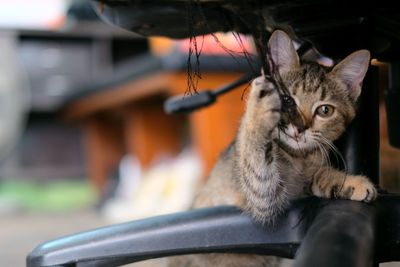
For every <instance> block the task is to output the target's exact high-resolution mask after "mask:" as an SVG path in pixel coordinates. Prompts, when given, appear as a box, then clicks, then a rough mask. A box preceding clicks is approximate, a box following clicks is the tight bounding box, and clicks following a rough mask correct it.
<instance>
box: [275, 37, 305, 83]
mask: <svg viewBox="0 0 400 267" xmlns="http://www.w3.org/2000/svg"><path fill="white" fill-rule="evenodd" d="M268 47H269V51H270V53H271V56H272V60H273V61H274V64H275V65H276V66H277V68H278V70H279V74H280V75H283V74H286V73H288V72H289V71H291V70H293V69H296V68H298V67H300V60H299V56H298V55H297V52H296V49H295V48H294V46H293V43H292V40H291V39H290V37H289V36H288V35H287V34H286V33H285V32H284V31H281V30H276V31H274V32H273V33H272V35H271V37H270V39H269V42H268Z"/></svg>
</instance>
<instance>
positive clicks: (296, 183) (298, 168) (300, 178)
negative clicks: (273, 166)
mask: <svg viewBox="0 0 400 267" xmlns="http://www.w3.org/2000/svg"><path fill="white" fill-rule="evenodd" d="M277 163H278V165H279V168H278V169H279V170H280V177H281V179H283V180H284V181H286V182H287V185H288V186H291V187H295V188H296V189H298V188H303V187H304V186H307V185H308V184H309V183H310V182H311V179H312V177H313V175H314V174H315V172H316V171H317V170H318V169H320V168H321V166H322V159H321V158H320V157H319V155H318V154H308V155H304V156H297V157H293V156H290V155H288V154H287V153H282V152H281V153H278V162H277Z"/></svg>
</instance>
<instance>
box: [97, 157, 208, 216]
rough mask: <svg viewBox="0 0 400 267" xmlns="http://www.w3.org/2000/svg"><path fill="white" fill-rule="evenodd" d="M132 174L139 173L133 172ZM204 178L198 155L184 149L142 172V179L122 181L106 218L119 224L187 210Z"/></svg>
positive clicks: (104, 210)
mask: <svg viewBox="0 0 400 267" xmlns="http://www.w3.org/2000/svg"><path fill="white" fill-rule="evenodd" d="M130 162H135V161H130ZM135 164H137V161H136V163H135ZM132 173H136V175H137V174H138V173H139V172H137V171H135V170H133V169H132V172H131V174H132ZM201 175H202V166H201V161H200V159H199V157H198V155H197V154H196V153H195V152H193V151H191V150H184V151H183V152H182V153H181V154H180V155H179V156H178V157H176V158H174V159H171V158H170V159H164V160H163V161H161V162H160V163H158V164H156V165H154V166H153V167H152V168H151V169H149V170H148V171H146V172H143V173H142V175H141V177H140V179H138V177H137V176H136V177H135V178H133V177H132V178H129V179H130V180H129V181H128V180H123V179H121V183H120V184H119V185H118V188H117V195H116V197H115V198H113V199H112V200H110V201H108V203H106V204H105V206H104V208H103V215H104V216H105V217H106V219H108V220H109V221H111V222H112V223H118V222H125V221H129V220H135V219H140V218H145V217H150V216H155V215H161V214H167V213H173V212H178V211H184V210H187V209H188V208H189V207H190V205H191V203H192V200H193V198H194V194H195V190H196V187H197V184H198V181H199V179H200V177H201ZM126 177H128V176H126ZM132 181H133V182H132ZM137 182H138V183H137ZM128 184H130V186H128ZM121 187H122V188H124V189H123V190H122V189H121ZM122 195H123V196H124V197H121V196H122Z"/></svg>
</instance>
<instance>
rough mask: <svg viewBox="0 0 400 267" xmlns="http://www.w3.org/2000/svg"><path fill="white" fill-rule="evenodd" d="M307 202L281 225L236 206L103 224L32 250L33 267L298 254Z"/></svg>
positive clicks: (30, 265)
mask: <svg viewBox="0 0 400 267" xmlns="http://www.w3.org/2000/svg"><path fill="white" fill-rule="evenodd" d="M306 202H307V201H299V202H296V203H294V204H293V207H292V208H291V209H290V211H289V212H288V213H287V215H286V216H283V217H282V218H281V219H280V221H279V222H277V223H276V226H275V227H268V226H261V225H259V224H257V223H254V222H253V221H252V220H251V218H250V217H249V216H248V215H246V214H244V213H243V212H242V211H241V210H240V209H238V208H236V207H232V206H220V207H213V208H205V209H198V210H192V211H187V212H181V213H176V214H171V215H164V216H157V217H153V218H148V219H143V220H138V221H133V222H128V223H124V224H118V225H112V226H108V227H103V228H99V229H96V230H91V231H87V232H82V233H78V234H74V235H70V236H66V237H63V238H59V239H56V240H53V241H49V242H46V243H44V244H42V245H40V246H38V247H37V248H35V249H34V250H33V251H32V252H31V253H30V254H29V255H28V258H27V266H28V267H39V266H83V265H80V264H78V263H85V265H84V266H115V265H122V264H127V263H130V262H136V261H141V260H145V259H150V258H157V257H164V256H171V255H180V254H192V253H206V252H245V253H257V254H273V255H279V256H282V257H293V255H294V253H295V251H296V249H297V246H298V245H299V243H300V240H301V239H302V237H303V235H304V232H305V227H304V223H303V222H305V220H304V221H299V218H300V217H301V213H302V209H303V207H304V206H305V203H306ZM74 264H76V265H74ZM86 264H88V265H86Z"/></svg>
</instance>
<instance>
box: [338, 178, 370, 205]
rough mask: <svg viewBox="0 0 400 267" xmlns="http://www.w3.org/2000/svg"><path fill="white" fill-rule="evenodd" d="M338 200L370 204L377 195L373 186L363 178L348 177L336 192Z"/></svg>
mask: <svg viewBox="0 0 400 267" xmlns="http://www.w3.org/2000/svg"><path fill="white" fill-rule="evenodd" d="M337 194H338V196H339V198H343V199H351V200H355V201H363V202H371V201H373V200H375V198H376V197H377V195H378V193H377V190H376V188H375V186H374V185H373V184H372V183H371V182H370V181H369V180H368V179H367V178H366V177H364V176H361V175H356V176H348V177H347V178H346V180H345V182H344V185H343V188H342V189H341V190H340V191H339V192H337Z"/></svg>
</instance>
